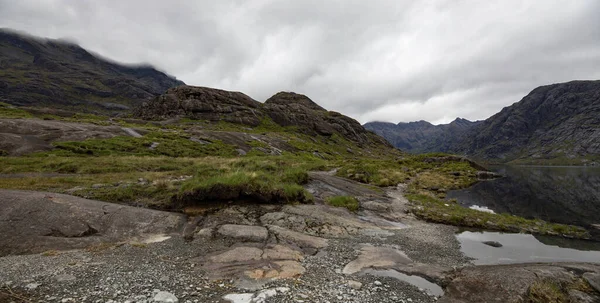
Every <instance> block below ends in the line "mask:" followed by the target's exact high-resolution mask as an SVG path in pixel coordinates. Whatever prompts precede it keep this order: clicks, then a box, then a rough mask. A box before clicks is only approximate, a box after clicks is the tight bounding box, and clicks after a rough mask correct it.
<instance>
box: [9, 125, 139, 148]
mask: <svg viewBox="0 0 600 303" xmlns="http://www.w3.org/2000/svg"><path fill="white" fill-rule="evenodd" d="M128 135H129V134H128V133H127V132H126V131H124V130H123V129H122V128H121V127H118V126H100V125H94V124H87V123H71V122H64V121H55V120H38V119H0V150H4V151H6V152H7V153H8V154H9V155H23V154H27V153H32V152H35V151H42V150H50V149H52V146H51V144H50V143H52V142H54V141H83V140H85V139H90V138H112V137H115V136H128Z"/></svg>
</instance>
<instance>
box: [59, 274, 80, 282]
mask: <svg viewBox="0 0 600 303" xmlns="http://www.w3.org/2000/svg"><path fill="white" fill-rule="evenodd" d="M54 279H55V280H56V281H57V282H68V281H74V280H75V279H77V278H75V276H73V275H67V274H62V275H58V276H56V277H54Z"/></svg>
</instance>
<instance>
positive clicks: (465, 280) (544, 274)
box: [439, 263, 600, 303]
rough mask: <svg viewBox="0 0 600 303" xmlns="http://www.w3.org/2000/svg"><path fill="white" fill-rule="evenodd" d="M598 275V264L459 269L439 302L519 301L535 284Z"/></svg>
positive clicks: (509, 302)
mask: <svg viewBox="0 0 600 303" xmlns="http://www.w3.org/2000/svg"><path fill="white" fill-rule="evenodd" d="M599 273H600V266H599V265H593V264H577V263H553V264H517V265H495V266H476V267H469V268H465V269H463V270H462V271H461V272H460V273H459V274H458V276H457V277H456V278H455V279H454V280H453V281H452V282H451V283H450V285H448V287H447V288H446V295H445V296H444V297H442V298H441V299H440V301H439V302H441V303H466V302H473V303H476V302H482V303H483V302H506V303H513V302H514V303H516V302H523V301H524V300H525V299H526V297H527V294H528V291H529V288H530V287H531V285H532V284H534V283H535V282H539V281H551V282H552V283H555V284H556V285H565V284H566V285H568V284H570V283H573V282H575V280H576V279H578V278H581V277H582V275H583V277H584V278H585V277H590V276H594V275H596V276H597V275H598V274H599ZM575 296H576V294H575ZM592 296H595V295H594V294H592ZM583 297H584V298H585V297H586V296H583ZM575 302H578V301H575Z"/></svg>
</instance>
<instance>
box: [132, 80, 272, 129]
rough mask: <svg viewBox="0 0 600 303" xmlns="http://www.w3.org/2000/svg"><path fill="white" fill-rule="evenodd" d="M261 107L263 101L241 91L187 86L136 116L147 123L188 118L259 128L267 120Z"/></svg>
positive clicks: (149, 104)
mask: <svg viewBox="0 0 600 303" xmlns="http://www.w3.org/2000/svg"><path fill="white" fill-rule="evenodd" d="M261 107H262V104H261V103H260V102H258V101H255V100H253V99H252V98H250V97H248V96H246V95H244V94H242V93H239V92H229V91H224V90H220V89H214V88H208V87H196V86H186V85H184V86H179V87H175V88H171V89H169V90H167V92H166V93H165V94H163V95H160V96H158V97H156V98H154V99H152V100H150V101H148V102H144V103H143V104H142V105H141V106H140V107H138V108H137V109H136V110H135V112H134V115H135V116H136V117H139V118H142V119H148V120H161V119H167V118H172V117H186V118H191V119H198V120H208V121H226V122H230V123H237V124H244V125H248V126H258V125H259V124H260V122H261V120H262V118H263V117H264V113H263V112H262V111H261Z"/></svg>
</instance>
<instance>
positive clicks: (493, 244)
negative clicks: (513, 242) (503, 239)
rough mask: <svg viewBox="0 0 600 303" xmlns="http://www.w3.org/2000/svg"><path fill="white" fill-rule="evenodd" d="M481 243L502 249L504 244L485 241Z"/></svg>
mask: <svg viewBox="0 0 600 303" xmlns="http://www.w3.org/2000/svg"><path fill="white" fill-rule="evenodd" d="M481 243H483V244H485V245H488V246H491V247H502V243H500V242H496V241H483V242H481Z"/></svg>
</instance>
